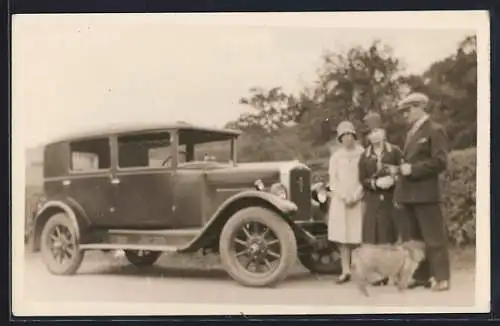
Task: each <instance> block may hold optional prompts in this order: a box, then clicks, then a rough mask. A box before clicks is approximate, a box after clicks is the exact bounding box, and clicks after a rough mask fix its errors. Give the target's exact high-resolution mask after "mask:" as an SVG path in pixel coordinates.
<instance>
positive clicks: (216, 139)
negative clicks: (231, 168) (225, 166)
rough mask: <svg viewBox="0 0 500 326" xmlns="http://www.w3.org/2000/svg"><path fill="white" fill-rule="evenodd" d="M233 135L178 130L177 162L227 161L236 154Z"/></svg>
mask: <svg viewBox="0 0 500 326" xmlns="http://www.w3.org/2000/svg"><path fill="white" fill-rule="evenodd" d="M235 142H236V139H235V137H231V136H228V135H225V134H223V133H216V132H200V131H198V130H180V131H179V163H185V162H192V161H198V162H199V161H211V162H221V163H228V162H231V161H234V160H235V158H236V156H235V154H234V151H235V145H236V144H235Z"/></svg>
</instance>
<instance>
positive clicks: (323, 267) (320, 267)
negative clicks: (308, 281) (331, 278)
mask: <svg viewBox="0 0 500 326" xmlns="http://www.w3.org/2000/svg"><path fill="white" fill-rule="evenodd" d="M319 241H320V245H319V246H318V247H316V248H310V249H304V250H302V251H300V252H299V260H300V262H301V263H302V265H304V267H305V268H307V269H308V270H309V271H311V272H312V273H315V274H339V273H340V272H341V270H342V268H341V264H340V253H339V251H338V247H337V246H336V245H335V244H334V243H332V242H330V241H328V239H327V238H326V236H325V237H324V238H323V239H320V240H319Z"/></svg>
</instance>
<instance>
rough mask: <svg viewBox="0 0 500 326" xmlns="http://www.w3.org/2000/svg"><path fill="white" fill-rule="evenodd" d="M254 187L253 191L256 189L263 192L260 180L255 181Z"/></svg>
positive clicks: (262, 183) (262, 184)
mask: <svg viewBox="0 0 500 326" xmlns="http://www.w3.org/2000/svg"><path fill="white" fill-rule="evenodd" d="M254 186H255V189H257V190H259V191H262V190H264V182H262V180H260V179H258V180H255V182H254Z"/></svg>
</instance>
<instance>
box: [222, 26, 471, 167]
mask: <svg viewBox="0 0 500 326" xmlns="http://www.w3.org/2000/svg"><path fill="white" fill-rule="evenodd" d="M322 62H323V63H322V66H321V68H320V69H319V70H318V76H317V80H316V82H315V83H314V84H313V85H310V86H309V87H306V88H304V89H303V90H302V91H300V92H299V93H298V94H288V93H286V92H285V91H284V90H283V89H282V88H281V87H274V88H271V89H269V90H265V89H262V88H259V87H254V88H252V89H251V90H250V95H249V96H248V97H243V98H241V99H240V103H243V104H245V105H248V106H249V107H250V109H251V110H250V111H249V112H247V113H245V114H243V115H241V116H240V118H239V119H237V120H236V121H232V122H230V123H228V124H227V126H228V127H232V128H238V129H241V130H242V131H244V133H245V135H246V137H244V138H243V140H242V142H241V146H242V152H243V153H244V156H245V155H246V156H248V155H247V154H248V153H253V154H252V155H254V156H253V157H249V159H250V158H253V159H260V158H261V157H266V158H267V159H268V160H281V159H285V158H288V157H289V156H290V155H291V153H292V152H293V156H294V157H303V158H314V157H318V156H321V154H319V153H320V152H324V150H323V149H321V148H322V147H324V145H325V142H326V141H327V140H328V138H330V137H331V136H333V134H334V132H333V129H334V127H335V126H336V125H337V124H338V123H339V122H340V121H342V120H344V119H348V120H351V121H352V122H353V123H354V124H355V126H356V127H357V129H358V130H359V133H360V135H362V134H363V133H364V126H363V123H362V119H363V116H364V115H365V114H366V113H367V112H368V111H375V112H378V113H379V114H380V115H381V116H382V120H383V123H384V126H385V128H386V130H387V134H388V138H389V140H390V141H391V142H393V143H395V144H397V145H399V146H403V143H404V137H405V135H406V126H405V125H404V124H403V122H402V121H401V120H400V119H399V115H398V114H395V104H396V103H397V101H398V100H399V99H400V98H401V97H402V96H403V95H404V94H406V93H407V92H409V91H412V90H413V91H422V92H425V93H426V94H428V95H429V97H430V100H431V103H430V108H429V110H430V112H431V113H432V115H433V118H434V119H435V120H437V121H439V122H441V123H442V124H443V125H444V126H445V128H446V130H447V132H448V134H449V137H450V139H451V140H452V147H453V148H454V149H459V148H467V147H472V146H475V144H476V121H477V118H476V114H477V105H476V101H477V68H476V65H477V54H476V38H475V36H470V37H468V38H466V39H465V40H463V42H461V43H460V44H458V47H457V51H456V53H455V54H453V55H450V56H449V57H447V58H444V59H443V60H441V61H438V62H435V63H434V64H432V65H431V66H430V67H429V68H428V69H427V71H425V72H424V73H423V74H422V75H406V74H404V66H403V63H402V62H401V60H399V59H398V58H396V57H395V56H394V54H393V51H392V49H391V48H390V47H389V46H387V45H384V44H382V43H381V42H380V41H375V42H374V43H373V44H372V45H370V46H368V47H366V48H364V47H360V46H358V47H354V48H352V49H349V50H348V51H345V52H344V53H337V52H326V53H325V54H324V56H323V61H322ZM325 121H328V124H327V128H326V129H327V130H328V131H329V133H325V129H324V128H321V126H323V125H324V122H325ZM262 138H265V140H262ZM256 142H257V143H261V144H262V143H265V144H266V146H269V147H270V148H275V147H276V149H279V148H280V146H282V145H281V144H287V146H290V144H292V148H293V151H292V152H291V151H289V150H284V151H283V150H274V149H273V150H270V149H267V148H266V147H264V146H259V148H256V146H257V145H256ZM255 149H257V151H255ZM259 149H260V150H259ZM261 151H265V152H267V154H266V153H261ZM252 155H250V156H252ZM246 156H245V157H246Z"/></svg>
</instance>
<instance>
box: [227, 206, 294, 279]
mask: <svg viewBox="0 0 500 326" xmlns="http://www.w3.org/2000/svg"><path fill="white" fill-rule="evenodd" d="M219 242H220V243H219V249H220V257H221V262H222V265H223V266H224V267H225V269H226V271H227V272H228V273H229V275H230V276H231V277H232V278H233V279H234V280H236V281H237V282H239V283H240V284H242V285H244V286H252V287H263V286H273V285H276V284H277V283H279V282H280V281H282V280H283V279H284V278H285V277H286V275H287V273H288V270H289V269H290V267H292V266H293V265H294V264H295V262H296V257H297V243H296V239H295V234H294V232H293V230H292V228H291V227H290V225H289V224H288V223H287V222H286V221H285V220H284V219H283V218H282V217H280V216H279V215H278V214H276V213H274V212H272V211H270V210H268V209H265V208H262V207H249V208H244V209H242V210H240V211H238V212H237V213H236V214H234V215H233V216H232V217H231V218H230V219H229V221H228V222H227V223H226V225H225V226H224V228H223V229H222V232H221V235H220V240H219Z"/></svg>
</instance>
